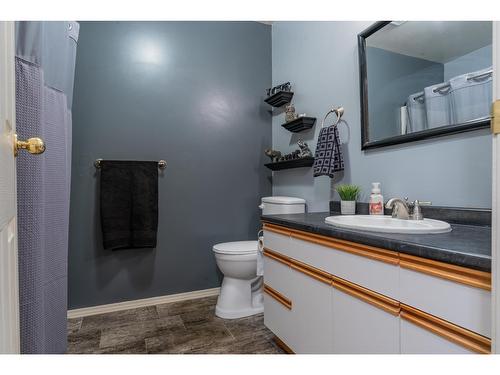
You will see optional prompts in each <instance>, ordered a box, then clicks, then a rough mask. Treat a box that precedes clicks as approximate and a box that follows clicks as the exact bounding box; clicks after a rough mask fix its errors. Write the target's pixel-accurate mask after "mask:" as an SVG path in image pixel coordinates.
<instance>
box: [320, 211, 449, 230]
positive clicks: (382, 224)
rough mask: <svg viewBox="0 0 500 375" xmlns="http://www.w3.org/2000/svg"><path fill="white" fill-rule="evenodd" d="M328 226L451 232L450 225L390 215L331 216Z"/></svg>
mask: <svg viewBox="0 0 500 375" xmlns="http://www.w3.org/2000/svg"><path fill="white" fill-rule="evenodd" d="M325 222H326V223H327V224H331V225H334V226H336V227H339V228H345V229H358V230H366V231H370V232H381V233H411V234H433V233H447V232H450V231H451V226H450V224H448V223H446V222H444V221H440V220H433V219H424V220H402V219H393V218H392V216H388V215H342V216H329V217H327V218H326V219H325Z"/></svg>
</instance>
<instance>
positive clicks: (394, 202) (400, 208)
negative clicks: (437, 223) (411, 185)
mask: <svg viewBox="0 0 500 375" xmlns="http://www.w3.org/2000/svg"><path fill="white" fill-rule="evenodd" d="M431 204H432V202H421V201H419V200H415V201H414V202H413V203H408V198H405V199H404V200H403V199H401V198H392V199H389V200H388V201H387V203H386V204H385V208H387V209H392V217H393V218H395V219H403V220H423V219H424V215H423V214H422V209H421V208H420V206H430V205H431Z"/></svg>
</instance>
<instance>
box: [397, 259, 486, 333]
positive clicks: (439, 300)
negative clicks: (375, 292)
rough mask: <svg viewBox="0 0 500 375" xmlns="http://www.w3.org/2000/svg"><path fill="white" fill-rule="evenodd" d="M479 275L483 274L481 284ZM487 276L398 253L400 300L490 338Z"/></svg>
mask: <svg viewBox="0 0 500 375" xmlns="http://www.w3.org/2000/svg"><path fill="white" fill-rule="evenodd" d="M410 268H412V269H410ZM439 275H441V276H439ZM460 275H462V276H461V278H460ZM467 275H468V276H467ZM476 276H477V277H476ZM481 277H484V280H483V281H484V282H483V283H481ZM488 277H489V274H487V273H485V272H483V273H481V272H480V271H475V270H471V269H467V268H464V267H458V266H453V265H447V264H443V263H441V262H435V261H430V260H423V259H421V258H416V257H411V256H407V255H404V254H401V269H400V283H401V290H400V293H401V297H400V301H401V302H402V303H404V304H406V305H410V306H412V307H415V308H417V309H419V310H422V311H425V312H427V313H429V314H431V315H434V316H436V317H439V318H441V319H444V320H446V321H448V322H451V323H453V324H456V325H458V326H460V327H463V328H466V329H468V330H471V331H473V332H477V333H479V334H481V335H483V336H486V337H491V292H490V291H489V290H487V285H488V282H487V279H488ZM454 278H455V279H454ZM460 280H461V281H460ZM474 280H476V281H474ZM470 284H474V285H475V286H472V285H470ZM481 285H482V287H481Z"/></svg>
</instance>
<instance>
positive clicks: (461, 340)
mask: <svg viewBox="0 0 500 375" xmlns="http://www.w3.org/2000/svg"><path fill="white" fill-rule="evenodd" d="M400 315H401V318H402V319H405V320H407V321H409V322H411V323H413V324H415V325H417V326H419V327H421V328H424V329H426V330H427V331H430V332H432V333H434V334H436V335H438V336H441V337H443V338H444V339H446V340H448V341H452V342H454V343H456V344H458V345H460V346H463V347H464V348H467V349H469V350H472V351H474V352H476V353H482V354H490V353H491V340H490V339H489V338H487V337H484V336H481V335H479V334H477V333H475V332H472V331H469V330H468V329H465V328H462V327H459V326H457V325H455V324H453V323H450V322H447V321H446V320H443V319H440V318H438V317H435V316H433V315H430V314H428V313H426V312H423V311H421V310H418V309H416V308H414V307H411V306H408V305H405V304H403V303H402V304H401V314H400Z"/></svg>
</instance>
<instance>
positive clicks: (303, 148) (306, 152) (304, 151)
mask: <svg viewBox="0 0 500 375" xmlns="http://www.w3.org/2000/svg"><path fill="white" fill-rule="evenodd" d="M297 145H298V146H299V149H300V153H299V158H307V157H312V156H313V154H312V151H311V150H310V149H309V146H308V145H307V143H306V142H304V140H303V139H299V140H298V141H297Z"/></svg>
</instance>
